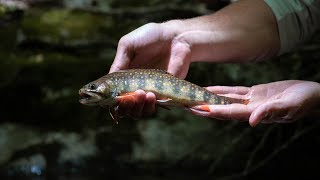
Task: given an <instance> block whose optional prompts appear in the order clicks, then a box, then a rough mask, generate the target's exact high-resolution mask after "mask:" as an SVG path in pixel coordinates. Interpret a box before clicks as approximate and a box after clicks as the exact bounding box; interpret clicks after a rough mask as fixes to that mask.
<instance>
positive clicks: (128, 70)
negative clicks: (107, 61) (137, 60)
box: [117, 69, 173, 76]
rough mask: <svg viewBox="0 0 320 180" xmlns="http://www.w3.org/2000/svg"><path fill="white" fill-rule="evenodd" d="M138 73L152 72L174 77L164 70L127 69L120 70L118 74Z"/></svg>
mask: <svg viewBox="0 0 320 180" xmlns="http://www.w3.org/2000/svg"><path fill="white" fill-rule="evenodd" d="M130 71H131V72H138V71H151V72H158V73H161V74H169V75H171V76H173V74H171V73H168V72H167V71H165V70H162V69H126V70H120V71H117V72H130Z"/></svg>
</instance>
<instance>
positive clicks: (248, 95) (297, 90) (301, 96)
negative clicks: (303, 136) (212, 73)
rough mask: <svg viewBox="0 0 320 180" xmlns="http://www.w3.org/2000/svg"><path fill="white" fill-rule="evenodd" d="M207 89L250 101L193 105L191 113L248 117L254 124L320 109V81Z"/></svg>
mask: <svg viewBox="0 0 320 180" xmlns="http://www.w3.org/2000/svg"><path fill="white" fill-rule="evenodd" d="M208 90H210V91H212V92H213V93H216V94H220V95H224V96H227V97H232V98H241V99H249V103H248V104H247V105H244V104H230V105H210V106H209V112H205V111H201V106H196V107H193V108H191V112H192V113H194V114H196V115H200V116H207V117H212V118H217V119H228V120H241V121H247V120H249V123H250V125H251V126H256V125H257V124H258V123H260V122H262V123H273V122H277V123H288V122H292V121H295V120H297V119H299V118H301V117H304V116H306V115H309V114H311V113H313V112H314V111H317V110H318V109H319V105H320V84H319V83H316V82H310V81H298V80H288V81H279V82H273V83H268V84H261V85H256V86H252V87H225V86H212V87H208ZM317 108H318V109H317Z"/></svg>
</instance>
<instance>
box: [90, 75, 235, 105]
mask: <svg viewBox="0 0 320 180" xmlns="http://www.w3.org/2000/svg"><path fill="white" fill-rule="evenodd" d="M92 83H94V84H96V85H97V86H99V84H100V83H105V85H106V86H107V87H108V88H106V89H107V91H105V93H109V95H108V96H110V93H113V95H114V96H118V95H122V94H125V93H128V92H134V91H136V90H138V89H141V90H144V91H146V92H153V93H155V95H156V97H157V99H160V100H168V102H170V104H175V105H183V106H186V107H190V106H194V105H200V104H230V103H231V100H230V99H229V98H227V97H222V96H218V95H215V94H213V93H211V92H210V91H208V90H206V89H205V88H203V87H200V86H198V85H195V84H193V83H190V82H188V81H185V80H182V79H179V78H176V77H174V76H173V75H171V74H169V73H167V72H165V71H162V70H157V69H130V70H124V71H119V72H114V73H111V74H107V75H105V76H103V77H101V78H99V79H97V80H96V81H93V82H92Z"/></svg>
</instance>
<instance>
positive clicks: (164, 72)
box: [150, 69, 173, 76]
mask: <svg viewBox="0 0 320 180" xmlns="http://www.w3.org/2000/svg"><path fill="white" fill-rule="evenodd" d="M150 70H153V71H157V72H159V73H162V74H169V75H171V76H173V74H171V73H169V72H167V71H165V70H163V69H150Z"/></svg>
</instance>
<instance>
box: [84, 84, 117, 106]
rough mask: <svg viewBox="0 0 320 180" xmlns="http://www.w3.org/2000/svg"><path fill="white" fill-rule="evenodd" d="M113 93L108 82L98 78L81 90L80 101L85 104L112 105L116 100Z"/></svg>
mask: <svg viewBox="0 0 320 180" xmlns="http://www.w3.org/2000/svg"><path fill="white" fill-rule="evenodd" d="M112 94H113V93H112V92H111V89H110V86H109V85H108V83H106V82H101V81H99V80H96V81H93V82H90V83H88V84H86V85H84V86H83V87H82V88H81V89H80V90H79V95H80V100H79V102H80V103H81V104H84V105H112V104H113V103H114V101H115V100H114V97H113V96H112Z"/></svg>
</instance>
